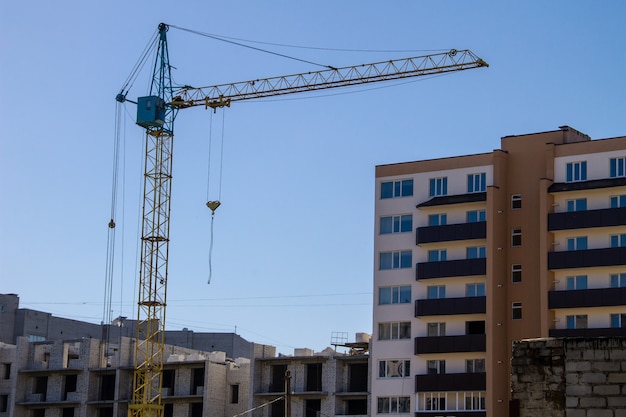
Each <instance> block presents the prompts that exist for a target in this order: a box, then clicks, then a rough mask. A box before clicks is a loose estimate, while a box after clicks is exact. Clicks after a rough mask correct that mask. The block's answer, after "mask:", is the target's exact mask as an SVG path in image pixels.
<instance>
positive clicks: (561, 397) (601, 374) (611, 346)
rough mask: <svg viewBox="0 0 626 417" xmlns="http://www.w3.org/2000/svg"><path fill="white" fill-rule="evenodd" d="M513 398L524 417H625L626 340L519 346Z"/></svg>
mask: <svg viewBox="0 0 626 417" xmlns="http://www.w3.org/2000/svg"><path fill="white" fill-rule="evenodd" d="M511 398H512V400H513V401H512V413H511V415H519V417H531V416H532V417H626V339H624V338H595V339H584V338H580V339H578V338H576V339H536V340H525V341H521V342H517V343H515V344H514V346H513V356H512V360H511Z"/></svg>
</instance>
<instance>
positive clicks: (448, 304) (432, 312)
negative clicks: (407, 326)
mask: <svg viewBox="0 0 626 417" xmlns="http://www.w3.org/2000/svg"><path fill="white" fill-rule="evenodd" d="M486 312H487V297H484V296H483V297H460V298H438V299H424V300H415V317H422V316H449V315H454V314H483V313H486Z"/></svg>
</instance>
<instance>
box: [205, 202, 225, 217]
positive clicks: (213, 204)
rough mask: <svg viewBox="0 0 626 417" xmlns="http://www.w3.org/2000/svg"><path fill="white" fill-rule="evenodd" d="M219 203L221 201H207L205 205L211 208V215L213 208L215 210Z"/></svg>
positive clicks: (213, 212)
mask: <svg viewBox="0 0 626 417" xmlns="http://www.w3.org/2000/svg"><path fill="white" fill-rule="evenodd" d="M220 204H222V203H220V202H219V201H217V200H216V201H207V203H206V206H207V207H208V208H210V209H211V215H214V214H215V210H217V208H218V207H219V206H220Z"/></svg>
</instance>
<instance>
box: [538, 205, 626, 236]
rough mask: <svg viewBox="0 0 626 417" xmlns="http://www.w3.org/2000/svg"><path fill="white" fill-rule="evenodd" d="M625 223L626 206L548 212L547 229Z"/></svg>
mask: <svg viewBox="0 0 626 417" xmlns="http://www.w3.org/2000/svg"><path fill="white" fill-rule="evenodd" d="M625 224H626V207H620V208H609V209H602V210H587V211H570V212H566V213H550V214H548V230H550V231H552V230H569V229H585V228H589V227H611V226H621V225H625Z"/></svg>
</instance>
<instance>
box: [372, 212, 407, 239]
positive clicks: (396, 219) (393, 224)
mask: <svg viewBox="0 0 626 417" xmlns="http://www.w3.org/2000/svg"><path fill="white" fill-rule="evenodd" d="M407 218H408V225H407V223H406V219H407ZM383 222H384V223H387V222H388V223H389V224H388V225H387V224H385V225H384V227H383ZM378 228H379V229H378V234H380V235H392V234H397V233H410V232H412V231H413V215H412V214H395V215H391V216H380V220H379V223H378ZM387 230H389V231H387Z"/></svg>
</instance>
